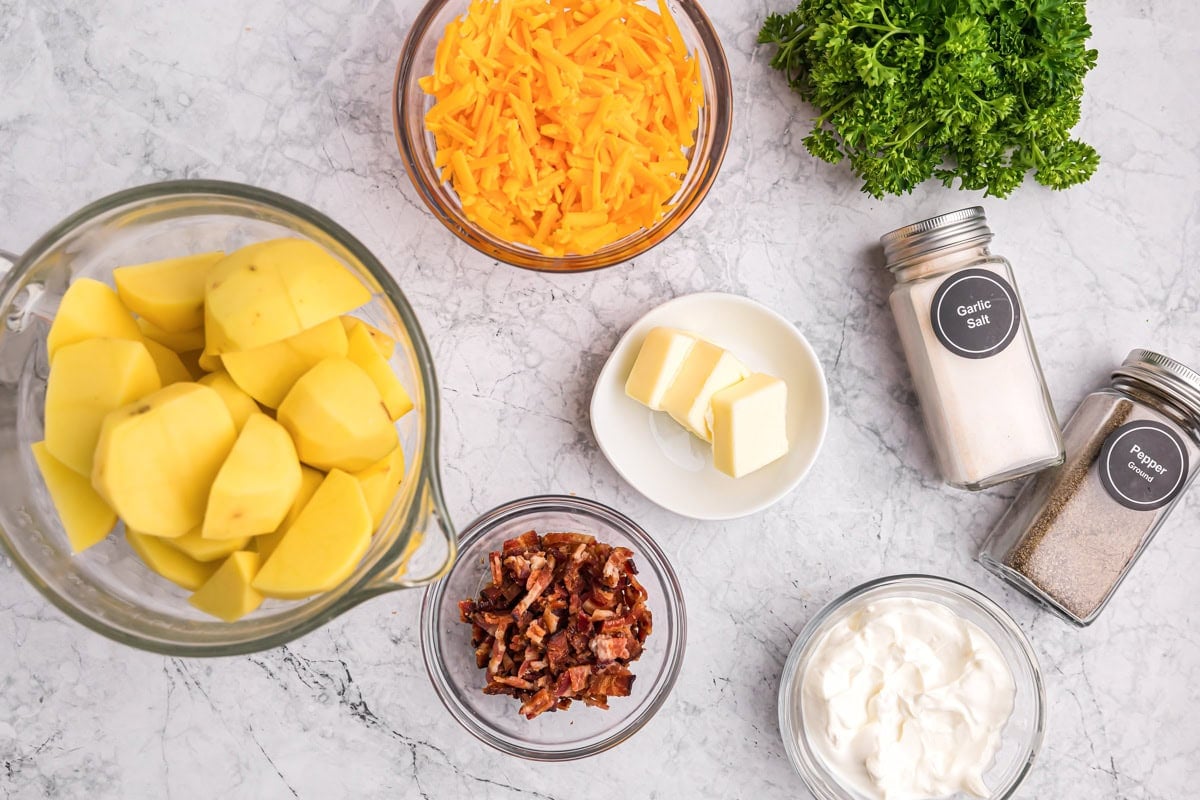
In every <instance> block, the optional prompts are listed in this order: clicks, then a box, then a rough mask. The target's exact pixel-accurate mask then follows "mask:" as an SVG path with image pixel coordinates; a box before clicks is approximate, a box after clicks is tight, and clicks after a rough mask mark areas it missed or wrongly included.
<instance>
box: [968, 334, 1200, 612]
mask: <svg viewBox="0 0 1200 800" xmlns="http://www.w3.org/2000/svg"><path fill="white" fill-rule="evenodd" d="M1063 434H1064V439H1065V445H1066V460H1065V462H1064V463H1063V464H1062V465H1061V466H1059V467H1057V468H1055V469H1052V470H1047V471H1045V472H1043V473H1041V474H1039V475H1037V476H1035V477H1033V478H1031V479H1030V480H1029V482H1028V483H1027V484H1026V485H1025V486H1024V488H1023V489H1022V490H1021V492H1020V493H1019V494H1018V495H1017V497H1016V498H1015V499H1014V500H1013V502H1012V505H1010V506H1009V508H1008V510H1007V511H1006V512H1005V514H1004V516H1003V517H1002V518H1001V519H1000V521H999V523H998V524H997V525H996V527H995V529H994V530H993V531H992V533H991V535H990V536H989V538H988V541H987V542H986V543H985V544H984V547H983V551H982V552H981V554H980V561H981V562H982V563H983V564H984V566H986V567H987V568H988V569H990V570H992V571H993V572H995V573H997V574H998V575H1000V577H1002V578H1004V579H1005V580H1007V581H1009V582H1011V583H1013V584H1015V585H1016V586H1018V587H1019V588H1021V589H1022V590H1024V591H1025V592H1027V593H1029V594H1031V595H1033V596H1034V597H1035V598H1036V599H1038V600H1040V601H1042V602H1043V603H1045V604H1047V605H1048V606H1050V607H1051V608H1052V609H1054V610H1056V611H1057V612H1059V613H1060V614H1061V615H1063V616H1065V617H1066V618H1067V619H1069V620H1070V621H1072V622H1074V623H1076V624H1078V625H1087V624H1090V623H1091V622H1092V621H1093V620H1094V619H1095V618H1096V617H1097V615H1098V614H1099V613H1100V612H1101V611H1102V610H1103V608H1104V606H1105V605H1106V604H1107V603H1108V601H1109V599H1110V598H1111V597H1112V595H1113V592H1115V591H1116V589H1117V587H1118V586H1119V585H1120V583H1121V580H1122V579H1123V578H1124V577H1125V574H1126V573H1127V572H1128V570H1129V569H1130V567H1132V566H1133V564H1134V562H1135V561H1136V560H1137V558H1138V556H1139V555H1140V554H1141V552H1142V550H1143V549H1144V548H1145V546H1146V545H1147V544H1148V543H1149V541H1150V540H1151V539H1152V538H1153V537H1154V535H1155V533H1157V532H1158V529H1159V527H1160V526H1161V525H1162V523H1163V521H1164V520H1165V519H1166V518H1167V516H1168V515H1169V514H1170V512H1171V510H1172V509H1173V508H1174V506H1175V503H1176V502H1177V501H1178V499H1179V498H1180V497H1181V496H1182V494H1183V492H1184V491H1185V490H1186V489H1187V486H1188V485H1189V484H1190V482H1191V480H1192V478H1193V477H1194V472H1193V470H1194V469H1195V466H1196V464H1197V461H1198V460H1200V374H1197V373H1196V372H1194V371H1193V370H1190V369H1188V368H1187V367H1185V366H1184V365H1183V364H1180V363H1179V362H1177V361H1173V360H1172V359H1169V358H1166V357H1165V356H1161V355H1158V354H1157V353H1152V352H1150V351H1146V350H1135V351H1134V352H1133V353H1131V354H1130V355H1129V358H1127V359H1126V360H1125V362H1124V364H1123V365H1122V366H1121V367H1120V368H1118V369H1117V370H1116V371H1115V372H1114V373H1113V381H1112V385H1111V386H1110V387H1109V388H1105V389H1101V390H1099V391H1097V392H1094V393H1093V394H1091V395H1089V396H1088V397H1087V398H1086V399H1085V400H1084V401H1083V403H1082V404H1081V405H1080V406H1079V408H1078V410H1077V411H1076V412H1075V414H1074V416H1072V417H1071V420H1070V421H1069V422H1068V423H1067V425H1066V428H1065V429H1064V431H1063Z"/></svg>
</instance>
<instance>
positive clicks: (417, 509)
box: [0, 180, 456, 656]
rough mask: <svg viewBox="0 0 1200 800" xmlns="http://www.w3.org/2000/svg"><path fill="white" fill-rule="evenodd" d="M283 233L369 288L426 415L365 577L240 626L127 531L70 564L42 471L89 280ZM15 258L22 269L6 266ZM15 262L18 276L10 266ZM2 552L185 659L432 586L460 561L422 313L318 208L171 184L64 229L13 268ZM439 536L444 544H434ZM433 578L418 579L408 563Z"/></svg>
mask: <svg viewBox="0 0 1200 800" xmlns="http://www.w3.org/2000/svg"><path fill="white" fill-rule="evenodd" d="M281 236H291V237H301V238H306V239H311V240H312V241H314V242H317V243H318V244H320V245H321V246H323V247H325V248H326V249H327V250H329V251H330V252H331V253H332V254H333V255H334V256H335V257H337V258H338V259H339V260H340V261H341V262H342V263H343V264H344V265H345V266H346V267H347V268H348V269H349V270H351V271H352V272H353V273H354V274H355V275H356V276H357V277H358V278H359V280H361V281H362V282H363V284H364V285H365V286H366V287H367V288H368V290H369V291H370V292H371V296H372V297H371V301H370V302H369V303H368V304H367V305H366V306H364V307H363V308H362V309H360V310H358V311H356V312H355V314H356V315H358V316H360V317H362V318H364V319H366V320H367V321H368V322H370V323H371V324H373V325H375V326H377V327H379V328H381V329H383V330H385V331H386V332H387V333H389V334H390V335H391V336H393V337H394V338H395V339H396V342H397V346H396V351H395V354H394V355H393V356H392V359H391V366H392V368H393V369H394V370H396V372H397V374H398V375H399V376H400V379H401V381H402V382H403V383H404V385H405V387H407V388H408V389H409V393H410V394H411V395H412V398H413V403H414V405H415V409H414V411H412V412H410V413H409V414H407V415H406V416H405V417H404V418H403V419H402V420H401V421H400V425H399V427H398V430H399V434H400V440H401V443H402V446H403V447H404V453H405V458H406V463H407V467H406V474H405V478H404V482H403V484H402V486H401V489H400V491H399V492H398V493H397V497H396V498H395V499H394V501H393V503H392V506H391V509H390V510H389V511H388V513H387V515H386V516H385V518H384V520H383V522H382V524H381V525H380V527H379V529H378V530H377V531H376V534H375V536H374V538H373V540H372V543H371V546H370V548H369V550H368V551H367V554H366V556H364V557H363V559H362V562H361V563H360V564H359V565H358V567H357V568H356V569H355V570H354V572H353V574H352V575H351V576H350V577H349V578H347V579H346V580H345V581H343V582H342V583H341V584H340V585H338V586H337V587H335V588H334V589H332V590H330V591H328V592H325V593H324V594H321V595H317V596H315V597H312V598H310V599H308V600H303V601H279V600H272V601H267V602H266V603H264V604H263V605H262V607H261V608H259V609H258V610H257V611H255V612H254V613H252V614H250V615H248V616H246V617H244V618H242V619H241V620H238V621H237V622H233V623H228V622H222V621H220V620H216V619H213V618H212V617H209V616H207V615H205V614H203V613H202V612H200V611H198V610H197V609H195V608H193V607H192V606H191V605H189V604H188V602H187V598H188V594H189V593H188V592H187V591H185V590H183V589H180V588H178V587H176V586H175V585H174V584H171V583H170V582H168V581H167V580H166V579H165V578H161V577H159V576H158V575H156V574H155V573H153V572H151V571H150V570H149V569H148V568H147V567H146V566H145V565H144V564H142V562H141V561H140V560H139V559H138V558H137V557H136V556H135V555H134V554H133V552H132V551H131V550H130V548H129V545H128V544H127V543H126V541H125V537H124V536H123V535H121V529H120V528H118V530H117V532H116V533H113V534H110V535H109V537H108V538H107V539H106V540H104V541H103V542H101V543H99V544H97V545H95V546H94V547H91V548H89V549H87V550H85V551H84V552H82V553H79V554H74V555H73V554H72V553H71V548H70V546H69V544H68V542H67V537H66V534H65V533H64V532H63V530H62V526H61V525H60V523H59V520H58V515H57V513H56V512H55V510H54V507H53V505H52V504H51V501H50V497H49V495H48V493H47V492H46V489H45V486H44V484H43V482H42V479H41V476H40V474H39V473H38V469H37V466H36V464H35V463H34V460H33V455H32V453H31V451H30V445H31V444H32V443H34V442H37V441H39V440H40V439H42V438H43V430H44V428H43V414H42V409H43V405H44V400H45V391H46V376H47V374H48V371H49V367H48V360H47V357H46V334H47V332H48V331H49V328H50V323H51V321H52V320H53V318H54V313H55V311H56V309H57V308H58V303H59V301H60V300H61V298H62V295H63V292H64V291H65V290H66V288H67V285H68V284H69V283H70V282H71V281H72V280H74V279H75V278H77V277H83V276H86V277H91V278H96V279H98V280H102V281H105V282H108V283H109V285H111V283H112V275H111V273H112V269H113V268H114V267H117V266H120V265H121V264H135V263H140V262H144V261H151V260H155V259H161V258H166V257H169V256H173V255H184V254H187V253H197V252H203V251H208V250H218V249H225V250H230V249H234V248H237V247H240V246H241V245H244V244H248V243H250V242H255V241H260V240H264V239H271V238H276V237H281ZM8 261H11V262H12V263H11V266H8V265H7V264H6V263H4V262H8ZM6 266H7V270H6ZM5 272H6V274H2V275H0V309H3V313H4V322H5V324H4V325H3V326H2V327H0V475H3V476H4V479H3V481H0V542H2V543H3V545H4V547H5V548H7V550H8V552H9V553H10V554H11V555H12V559H13V562H14V563H15V564H16V565H17V568H18V569H19V570H20V571H21V573H22V574H24V575H25V577H26V578H27V579H28V580H29V581H30V583H32V584H33V585H34V586H35V587H36V588H37V589H38V591H40V592H41V593H42V594H43V595H45V596H46V597H47V598H48V599H49V600H50V601H51V602H52V603H53V604H54V605H56V606H57V607H58V608H59V609H61V610H62V611H63V612H64V613H66V614H67V615H68V616H70V617H72V618H73V619H75V620H77V621H78V622H80V623H82V624H83V625H85V626H87V627H88V628H90V629H92V630H93V631H96V632H97V633H101V634H103V635H105V636H108V637H110V638H112V639H115V640H117V641H120V642H124V643H125V644H129V645H132V646H134V647H139V648H142V649H145V650H152V651H155V652H159V653H165V654H168V655H174V656H223V655H233V654H237V653H247V652H251V651H255V650H262V649H265V648H269V647H275V646H276V645H279V644H283V643H284V642H287V641H289V640H291V639H294V638H296V637H297V636H300V635H302V634H304V633H307V632H308V631H311V630H313V629H315V628H317V627H320V626H321V625H323V624H325V623H326V622H328V621H330V620H332V619H333V618H334V617H336V616H338V615H339V614H341V613H343V612H345V611H346V610H348V609H349V608H351V607H353V606H354V605H356V604H358V603H360V602H362V601H363V600H365V599H367V598H369V597H372V596H374V595H376V594H380V593H382V592H387V591H391V590H394V589H401V588H407V587H415V586H423V585H424V584H425V583H427V582H428V581H430V580H434V579H435V578H437V577H438V576H440V575H441V574H443V573H444V572H445V571H446V570H448V569H449V567H450V564H451V563H452V562H453V560H454V557H455V551H456V542H455V536H454V530H453V528H452V526H451V524H450V520H449V516H448V515H447V514H446V511H445V501H444V500H443V499H442V492H441V487H440V479H439V476H438V464H437V442H438V390H437V384H436V381H435V378H434V372H433V361H432V358H431V357H430V354H429V348H428V346H427V345H426V343H425V337H424V336H423V335H422V333H421V328H420V325H419V324H418V323H417V318H416V316H415V314H414V313H413V310H412V307H411V306H409V304H408V301H407V300H406V299H405V297H404V293H403V292H401V291H400V287H399V286H397V285H396V282H395V280H394V279H393V278H392V277H391V275H389V274H388V271H387V269H386V268H384V266H383V264H381V263H380V262H379V261H378V260H377V259H376V258H375V257H374V256H373V255H371V253H370V252H368V251H367V249H366V248H365V247H363V245H362V244H361V243H359V241H358V240H357V239H355V238H354V237H353V236H351V235H350V234H349V233H348V232H347V231H346V230H345V229H344V228H342V227H341V226H339V225H338V224H337V223H335V222H333V221H332V220H331V219H329V218H328V217H326V216H324V215H323V214H320V213H318V212H317V211H314V210H313V209H311V208H309V207H308V206H305V205H303V204H301V203H298V202H296V201H294V200H290V199H288V198H286V197H283V196H281V195H278V194H274V193H272V192H267V191H264V190H262V189H255V188H252V187H249V186H242V185H240V184H235V183H224V182H218V181H198V180H197V181H172V182H168V183H159V184H152V185H149V186H142V187H139V188H136V189H130V190H127V191H123V192H118V193H117V194H114V195H110V196H108V197H105V198H103V199H101V200H98V201H96V202H95V203H92V204H91V205H89V206H87V207H86V208H84V209H82V210H81V211H79V212H78V213H76V214H73V215H72V216H70V217H68V218H67V219H66V220H64V221H63V222H61V223H59V224H58V225H56V226H55V227H54V228H52V229H51V230H50V231H49V232H48V233H46V234H45V235H44V236H43V237H42V238H40V239H39V240H38V241H37V242H35V243H34V244H33V246H32V247H30V248H29V249H28V250H27V251H26V252H25V253H24V254H23V255H21V256H20V257H14V258H11V259H7V258H6V259H3V261H0V273H5ZM431 526H436V527H437V529H438V530H439V531H440V533H441V536H434V537H429V541H430V543H431V544H432V543H434V542H436V541H438V540H441V539H444V541H445V546H444V547H421V548H420V552H418V553H416V555H415V556H414V563H413V564H411V565H409V564H408V558H409V556H410V555H413V552H412V551H413V550H414V549H415V548H417V547H418V545H419V543H420V542H421V541H422V539H423V538H424V534H425V533H426V532H427V531H428V529H429V528H430V527H431ZM408 566H411V567H412V569H413V570H414V572H415V571H418V570H419V571H425V572H427V574H426V575H425V576H424V577H408V573H407V572H406V567H408Z"/></svg>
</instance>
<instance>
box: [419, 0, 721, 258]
mask: <svg viewBox="0 0 1200 800" xmlns="http://www.w3.org/2000/svg"><path fill="white" fill-rule="evenodd" d="M657 3H658V13H655V12H654V10H652V9H650V8H646V7H644V6H641V5H638V4H637V3H636V2H633V0H473V2H472V3H471V5H470V7H469V8H468V10H467V12H466V13H465V14H464V15H462V16H460V17H458V18H456V19H454V20H453V21H451V22H450V24H449V25H447V26H446V31H445V33H444V35H443V36H442V39H441V42H440V43H439V44H438V48H437V52H436V55H435V56H434V64H433V74H432V75H428V76H426V77H424V78H421V80H420V85H421V88H422V89H423V90H424V91H425V92H426V93H428V94H430V95H433V96H434V97H435V98H436V100H435V102H434V105H433V107H432V108H430V110H429V111H428V113H426V115H425V127H426V129H427V130H429V131H430V132H431V133H432V134H433V135H434V138H435V140H436V142H437V153H436V156H435V164H436V165H437V167H438V169H440V170H441V177H442V180H443V181H449V182H450V184H451V186H453V188H454V191H455V193H456V194H457V195H458V198H459V200H460V202H461V203H462V207H463V212H464V213H465V214H466V215H467V217H468V218H469V219H471V220H472V221H474V222H475V223H476V224H477V225H479V226H481V227H482V228H484V229H485V230H487V231H489V232H491V233H492V234H494V235H495V236H498V237H500V238H502V239H505V240H507V241H510V242H514V243H518V244H523V245H527V246H529V247H532V248H535V249H537V250H539V251H540V252H542V253H543V254H545V255H549V256H561V255H566V254H580V255H586V254H589V253H593V252H595V251H596V250H599V249H600V248H602V247H604V246H606V245H608V244H611V243H613V242H615V241H618V240H619V239H622V238H624V237H626V236H628V235H630V234H632V233H634V232H636V231H638V230H641V229H643V228H648V227H650V226H652V225H653V224H654V223H655V222H657V221H658V220H659V219H661V218H662V216H663V215H664V214H665V213H666V212H667V211H668V210H669V208H670V204H671V199H672V197H674V195H675V193H676V192H677V191H678V190H679V187H680V185H681V184H682V181H683V177H684V175H685V173H686V172H687V169H688V158H687V151H688V148H690V147H692V146H693V145H694V144H695V138H694V137H695V131H696V128H697V124H698V121H699V114H700V109H701V107H702V106H703V104H704V93H703V89H702V87H701V83H700V75H699V72H698V68H697V62H696V58H695V56H694V55H692V54H690V53H689V52H688V50H687V46H686V44H685V43H684V40H683V36H682V35H681V34H680V31H679V28H678V27H677V26H676V24H675V21H674V20H673V19H672V18H671V15H670V13H669V12H668V10H667V7H666V3H665V0H657Z"/></svg>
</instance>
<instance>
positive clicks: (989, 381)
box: [880, 206, 1063, 491]
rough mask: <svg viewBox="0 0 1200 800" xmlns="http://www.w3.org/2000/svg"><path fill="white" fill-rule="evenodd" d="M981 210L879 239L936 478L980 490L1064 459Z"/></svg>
mask: <svg viewBox="0 0 1200 800" xmlns="http://www.w3.org/2000/svg"><path fill="white" fill-rule="evenodd" d="M991 239H992V232H991V230H990V229H989V228H988V226H987V220H986V218H985V217H984V213H983V209H982V208H980V207H978V206H976V207H974V208H964V209H962V210H960V211H953V212H951V213H949V214H942V215H941V216H938V217H934V218H932V219H927V220H925V221H923V222H918V223H915V224H913V225H907V226H905V227H903V228H900V229H898V230H894V231H892V232H891V233H888V234H886V235H884V236H883V237H882V238H881V239H880V242H881V243H882V244H883V250H884V256H885V258H886V261H887V266H888V268H889V269H890V270H891V271H892V273H893V275H894V276H895V278H896V286H895V288H894V289H893V290H892V293H891V298H890V303H891V307H892V314H893V315H894V316H895V318H896V328H897V330H898V332H899V334H900V343H901V345H902V346H903V348H904V355H905V358H906V359H907V361H908V367H909V371H910V372H911V373H912V380H913V386H914V388H915V389H916V393H917V397H918V399H919V400H920V404H921V413H922V415H923V417H924V418H925V427H926V429H927V431H928V433H929V438H930V441H931V443H932V445H933V450H934V453H935V454H936V456H937V460H938V464H939V466H940V468H941V472H942V476H943V478H944V479H945V480H946V482H947V483H949V484H950V485H952V486H957V487H959V488H961V489H969V490H973V491H974V490H979V489H985V488H987V487H988V486H994V485H995V484H998V483H1003V482H1004V481H1009V480H1013V479H1015V478H1021V477H1024V476H1026V475H1030V474H1032V473H1034V472H1037V471H1039V470H1043V469H1046V468H1047V467H1052V466H1055V465H1057V464H1060V463H1062V459H1063V446H1062V437H1061V435H1060V433H1059V428H1058V419H1057V418H1056V417H1055V415H1054V406H1053V405H1052V404H1051V402H1050V395H1049V393H1048V392H1047V391H1046V383H1045V380H1044V379H1043V377H1042V368H1041V365H1040V364H1039V363H1038V357H1037V351H1036V349H1035V348H1034V345H1033V337H1032V336H1031V335H1030V333H1029V325H1028V322H1027V320H1026V318H1025V314H1024V310H1023V308H1022V306H1021V298H1020V295H1019V294H1018V293H1017V289H1016V282H1015V280H1014V279H1013V273H1012V267H1011V265H1009V263H1008V261H1006V260H1005V259H1003V258H1001V257H1000V256H997V255H993V254H992V253H991V252H990V251H989V249H988V243H989V242H990V241H991Z"/></svg>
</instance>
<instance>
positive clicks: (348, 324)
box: [342, 317, 396, 359]
mask: <svg viewBox="0 0 1200 800" xmlns="http://www.w3.org/2000/svg"><path fill="white" fill-rule="evenodd" d="M359 325H362V326H363V327H365V328H366V329H367V333H369V334H371V341H373V342H374V343H375V349H376V350H378V351H379V355H381V356H383V357H384V358H385V359H386V358H391V357H392V353H394V352H395V351H396V340H395V339H393V338H392V337H391V336H388V335H387V334H386V333H384V332H383V331H381V330H379V328H376V327H375V326H374V325H371V324H369V323H367V322H364V321H363V320H361V319H358V318H357V317H342V326H343V327H345V329H346V333H347V334H349V333H350V331H352V330H354V328H356V327H358V326H359Z"/></svg>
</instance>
